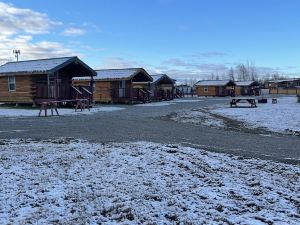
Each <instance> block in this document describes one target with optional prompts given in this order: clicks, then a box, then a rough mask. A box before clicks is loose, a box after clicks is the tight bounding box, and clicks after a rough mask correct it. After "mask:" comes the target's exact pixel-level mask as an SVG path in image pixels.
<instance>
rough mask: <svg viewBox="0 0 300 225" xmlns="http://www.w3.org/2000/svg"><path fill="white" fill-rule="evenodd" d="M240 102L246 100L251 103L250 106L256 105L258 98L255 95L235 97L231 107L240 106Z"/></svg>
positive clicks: (232, 99) (231, 101)
mask: <svg viewBox="0 0 300 225" xmlns="http://www.w3.org/2000/svg"><path fill="white" fill-rule="evenodd" d="M239 102H246V103H249V104H250V107H251V108H252V107H256V98H253V97H233V98H231V100H230V107H231V108H232V107H238V103H239Z"/></svg>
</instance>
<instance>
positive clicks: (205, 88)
mask: <svg viewBox="0 0 300 225" xmlns="http://www.w3.org/2000/svg"><path fill="white" fill-rule="evenodd" d="M195 88H196V94H197V95H198V96H206V97H207V96H216V97H225V96H234V95H235V90H234V89H235V82H234V81H232V80H202V81H198V82H197V83H196V84H195Z"/></svg>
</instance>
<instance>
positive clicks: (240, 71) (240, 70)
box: [236, 63, 248, 81]
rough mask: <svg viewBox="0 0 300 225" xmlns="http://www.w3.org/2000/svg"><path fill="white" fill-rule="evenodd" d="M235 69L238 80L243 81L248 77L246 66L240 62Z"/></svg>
mask: <svg viewBox="0 0 300 225" xmlns="http://www.w3.org/2000/svg"><path fill="white" fill-rule="evenodd" d="M236 70H237V79H238V80H239V81H244V80H247V77H248V71H247V68H246V66H245V65H244V64H243V63H242V64H239V65H238V66H237V68H236Z"/></svg>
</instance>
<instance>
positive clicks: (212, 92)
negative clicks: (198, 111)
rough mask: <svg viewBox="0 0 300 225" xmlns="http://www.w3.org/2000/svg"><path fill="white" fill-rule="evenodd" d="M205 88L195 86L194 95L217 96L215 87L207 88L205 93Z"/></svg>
mask: <svg viewBox="0 0 300 225" xmlns="http://www.w3.org/2000/svg"><path fill="white" fill-rule="evenodd" d="M205 88H206V87H204V86H197V87H196V93H197V95H198V96H218V93H217V87H215V86H208V87H207V88H208V91H207V92H205V91H204V89H205Z"/></svg>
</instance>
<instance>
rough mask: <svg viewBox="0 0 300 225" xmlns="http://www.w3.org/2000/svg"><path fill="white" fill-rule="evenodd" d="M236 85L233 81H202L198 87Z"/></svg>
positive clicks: (197, 84) (198, 83)
mask: <svg viewBox="0 0 300 225" xmlns="http://www.w3.org/2000/svg"><path fill="white" fill-rule="evenodd" d="M231 83H232V84H235V83H234V81H232V80H201V81H198V82H197V83H196V84H195V85H196V86H227V85H229V84H231Z"/></svg>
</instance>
